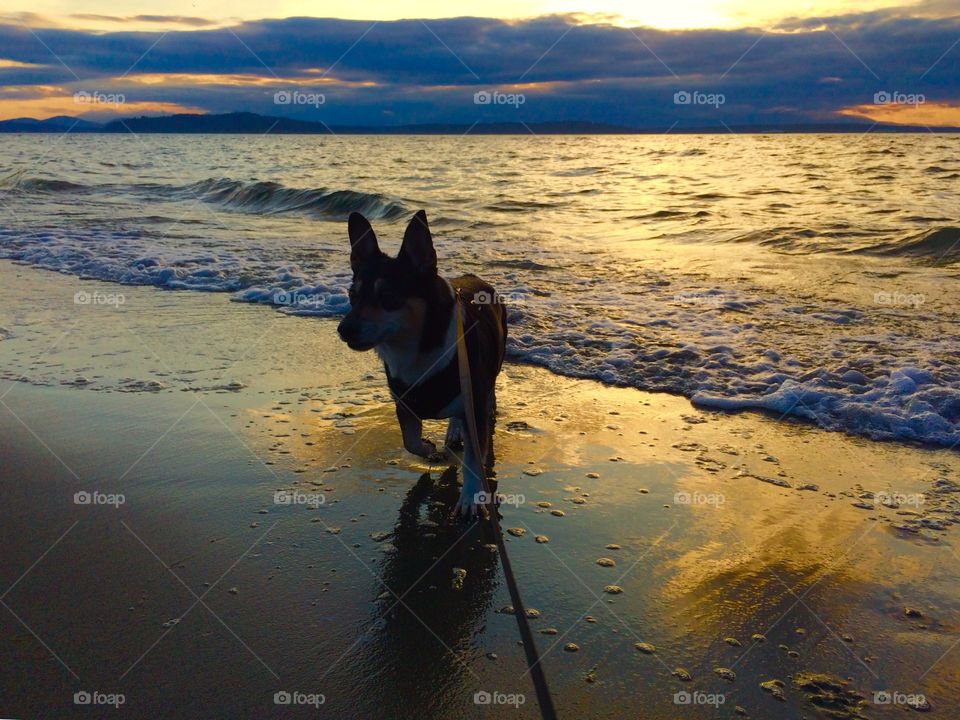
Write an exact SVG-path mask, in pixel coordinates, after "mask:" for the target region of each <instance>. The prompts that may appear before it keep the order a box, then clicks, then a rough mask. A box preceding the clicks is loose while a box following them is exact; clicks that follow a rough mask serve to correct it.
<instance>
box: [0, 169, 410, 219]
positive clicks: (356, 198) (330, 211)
mask: <svg viewBox="0 0 960 720" xmlns="http://www.w3.org/2000/svg"><path fill="white" fill-rule="evenodd" d="M0 189H4V190H7V191H8V192H10V193H17V194H30V193H43V194H55V193H71V194H76V193H109V194H111V195H117V194H124V193H127V194H131V195H135V196H146V197H149V198H150V199H151V200H157V199H160V200H175V201H188V200H200V201H202V202H206V203H211V204H215V205H219V206H221V207H223V208H226V209H232V210H240V211H243V212H249V213H255V214H258V215H282V214H287V213H290V214H305V215H311V216H314V217H318V218H321V219H324V220H346V219H347V217H348V216H349V215H350V213H351V212H361V213H363V214H364V215H366V216H367V217H369V218H371V219H374V220H397V219H400V218H402V217H405V216H407V215H410V214H412V212H413V211H412V210H411V209H409V208H408V207H407V206H406V205H404V203H403V202H401V201H399V200H395V199H390V198H388V197H385V196H383V195H380V194H377V193H366V192H361V191H357V190H329V189H327V188H292V187H286V186H285V185H282V184H280V183H275V182H259V181H249V182H246V181H242V180H232V179H230V178H207V179H205V180H200V181H197V182H193V183H189V184H186V185H163V184H157V183H134V184H130V185H118V184H102V185H84V184H80V183H75V182H71V181H69V180H60V179H55V178H42V177H31V176H27V175H26V174H24V173H23V172H18V173H14V174H12V175H9V176H7V177H6V178H2V179H0Z"/></svg>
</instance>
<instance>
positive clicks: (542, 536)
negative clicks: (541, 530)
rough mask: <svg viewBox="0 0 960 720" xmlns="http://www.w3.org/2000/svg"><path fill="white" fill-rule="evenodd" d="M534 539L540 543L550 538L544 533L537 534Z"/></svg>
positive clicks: (546, 541)
mask: <svg viewBox="0 0 960 720" xmlns="http://www.w3.org/2000/svg"><path fill="white" fill-rule="evenodd" d="M534 540H536V541H537V542H538V543H541V544H544V543H548V542H550V538H548V537H547V536H546V535H537V536H536V537H535V538H534Z"/></svg>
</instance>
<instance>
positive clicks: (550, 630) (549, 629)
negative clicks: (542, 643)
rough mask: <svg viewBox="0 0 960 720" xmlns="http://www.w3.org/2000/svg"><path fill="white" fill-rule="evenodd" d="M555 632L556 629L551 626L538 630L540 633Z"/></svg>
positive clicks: (554, 633)
mask: <svg viewBox="0 0 960 720" xmlns="http://www.w3.org/2000/svg"><path fill="white" fill-rule="evenodd" d="M557 632H558V631H557V629H556V628H553V627H549V628H541V630H540V634H541V635H556V634H557Z"/></svg>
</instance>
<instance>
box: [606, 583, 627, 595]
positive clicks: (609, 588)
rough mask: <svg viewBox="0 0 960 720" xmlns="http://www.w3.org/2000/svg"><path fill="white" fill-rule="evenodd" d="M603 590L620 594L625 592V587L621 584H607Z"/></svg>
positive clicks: (612, 593)
mask: <svg viewBox="0 0 960 720" xmlns="http://www.w3.org/2000/svg"><path fill="white" fill-rule="evenodd" d="M603 591H604V592H605V593H607V594H608V595H619V594H620V593H622V592H623V588H622V587H620V586H619V585H607V586H606V587H605V588H604V589H603Z"/></svg>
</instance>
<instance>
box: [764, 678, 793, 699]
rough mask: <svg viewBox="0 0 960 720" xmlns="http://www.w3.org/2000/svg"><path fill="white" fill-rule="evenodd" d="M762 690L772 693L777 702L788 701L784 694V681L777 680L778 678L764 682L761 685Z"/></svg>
mask: <svg viewBox="0 0 960 720" xmlns="http://www.w3.org/2000/svg"><path fill="white" fill-rule="evenodd" d="M760 688H761V689H762V690H765V691H766V692H768V693H770V694H771V695H773V697H775V698H776V699H777V700H779V701H781V702H783V701H785V700H786V699H787V698H786V696H785V695H784V694H783V688H784V683H783V680H777V679H776V678H774V679H773V680H765V681H764V682H762V683H760Z"/></svg>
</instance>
